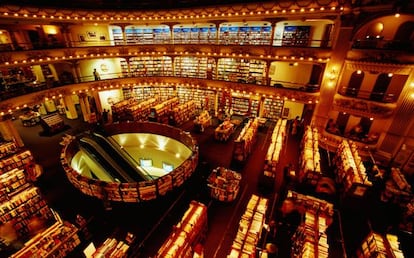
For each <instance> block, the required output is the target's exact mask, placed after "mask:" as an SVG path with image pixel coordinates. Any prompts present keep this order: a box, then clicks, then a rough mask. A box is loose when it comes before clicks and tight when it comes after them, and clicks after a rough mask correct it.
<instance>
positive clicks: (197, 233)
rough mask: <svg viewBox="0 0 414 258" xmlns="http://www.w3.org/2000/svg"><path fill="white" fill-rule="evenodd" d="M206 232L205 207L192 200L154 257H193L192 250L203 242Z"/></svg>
mask: <svg viewBox="0 0 414 258" xmlns="http://www.w3.org/2000/svg"><path fill="white" fill-rule="evenodd" d="M206 230H207V206H206V205H204V204H203V203H200V202H197V201H194V200H193V201H191V202H190V205H189V208H188V209H187V210H186V211H185V213H184V215H183V217H182V218H181V221H180V222H178V223H177V224H176V225H175V226H174V228H173V230H172V232H171V233H170V235H169V236H168V237H167V239H166V240H165V241H164V243H163V244H162V246H161V247H160V248H159V250H158V252H157V254H156V256H155V257H157V258H173V257H193V254H194V252H195V250H194V249H195V247H196V245H197V244H200V243H202V241H203V240H204V237H205V232H206Z"/></svg>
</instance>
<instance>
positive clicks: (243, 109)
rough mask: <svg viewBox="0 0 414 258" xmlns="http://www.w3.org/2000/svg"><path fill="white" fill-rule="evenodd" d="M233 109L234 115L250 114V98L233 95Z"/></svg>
mask: <svg viewBox="0 0 414 258" xmlns="http://www.w3.org/2000/svg"><path fill="white" fill-rule="evenodd" d="M231 109H232V111H233V114H234V115H241V116H250V99H248V98H238V97H234V96H232V98H231Z"/></svg>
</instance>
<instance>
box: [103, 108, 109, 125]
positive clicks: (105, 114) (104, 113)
mask: <svg viewBox="0 0 414 258" xmlns="http://www.w3.org/2000/svg"><path fill="white" fill-rule="evenodd" d="M102 120H103V123H104V124H106V123H108V110H106V109H104V110H103V111H102Z"/></svg>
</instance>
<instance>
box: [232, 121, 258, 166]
mask: <svg viewBox="0 0 414 258" xmlns="http://www.w3.org/2000/svg"><path fill="white" fill-rule="evenodd" d="M258 127H259V118H254V119H250V120H249V121H248V122H247V123H246V125H245V126H244V127H243V129H242V130H241V132H240V134H239V136H238V137H237V139H236V140H235V141H234V147H233V160H235V161H237V162H243V161H246V159H247V157H248V156H249V154H250V152H251V151H252V148H253V145H254V143H255V142H256V138H257V130H258Z"/></svg>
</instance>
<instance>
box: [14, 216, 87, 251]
mask: <svg viewBox="0 0 414 258" xmlns="http://www.w3.org/2000/svg"><path fill="white" fill-rule="evenodd" d="M77 233H78V228H76V227H75V226H74V225H73V224H70V223H68V222H66V221H65V222H63V221H60V220H57V221H56V222H55V223H54V224H53V225H52V226H50V227H48V228H47V229H46V230H44V231H43V232H41V233H39V234H37V235H36V236H34V237H33V238H32V239H30V240H29V241H27V242H26V243H25V244H24V247H23V248H22V249H20V250H19V251H18V252H16V253H14V254H13V255H11V258H23V257H66V256H67V255H68V254H69V253H70V252H71V251H73V250H74V249H75V248H76V247H77V246H78V245H79V244H80V239H79V236H78V234H77Z"/></svg>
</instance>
